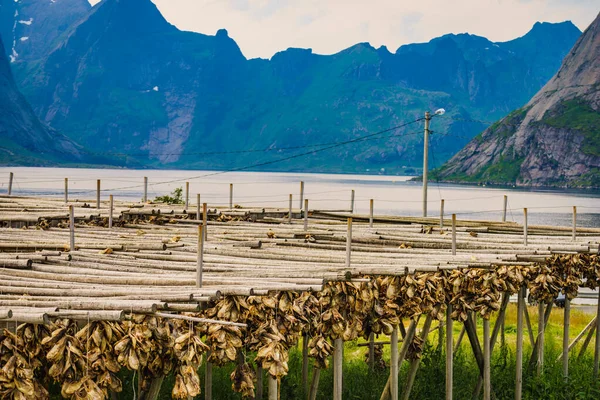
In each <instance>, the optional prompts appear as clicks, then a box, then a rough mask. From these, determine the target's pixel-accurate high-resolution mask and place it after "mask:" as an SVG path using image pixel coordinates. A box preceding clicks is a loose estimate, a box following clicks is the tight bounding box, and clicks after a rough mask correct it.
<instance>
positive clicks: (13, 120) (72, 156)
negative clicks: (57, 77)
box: [0, 40, 85, 165]
mask: <svg viewBox="0 0 600 400" xmlns="http://www.w3.org/2000/svg"><path fill="white" fill-rule="evenodd" d="M0 139H1V140H0V164H3V165H6V164H33V165H51V164H56V163H58V162H80V161H82V159H83V158H85V155H84V154H83V153H82V151H81V148H80V147H79V146H77V145H75V144H74V143H73V142H72V141H71V140H70V139H67V137H65V136H63V135H61V134H59V133H57V132H56V131H54V130H53V129H50V128H48V127H47V126H45V125H44V124H42V123H41V122H40V121H39V119H38V118H37V116H36V115H35V114H34V113H33V110H32V109H31V106H30V105H29V104H28V103H27V101H26V100H25V98H24V97H23V95H22V94H21V93H19V91H18V90H17V86H16V85H15V82H14V80H13V76H12V73H11V70H10V66H9V61H8V58H7V57H6V54H5V51H4V46H3V44H2V41H1V40H0Z"/></svg>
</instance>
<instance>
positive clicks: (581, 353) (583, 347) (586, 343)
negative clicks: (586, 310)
mask: <svg viewBox="0 0 600 400" xmlns="http://www.w3.org/2000/svg"><path fill="white" fill-rule="evenodd" d="M594 332H596V318H594V325H592V327H591V328H590V331H589V332H588V335H587V337H586V338H585V340H584V341H583V344H582V345H581V349H580V350H579V355H578V356H577V361H581V358H582V357H583V356H584V355H585V351H586V350H587V348H588V346H589V345H590V342H591V341H592V337H593V336H594Z"/></svg>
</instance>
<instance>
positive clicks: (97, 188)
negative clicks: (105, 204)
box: [96, 179, 101, 209]
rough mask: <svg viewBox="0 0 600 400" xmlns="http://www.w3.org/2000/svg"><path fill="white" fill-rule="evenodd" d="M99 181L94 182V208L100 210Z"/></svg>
mask: <svg viewBox="0 0 600 400" xmlns="http://www.w3.org/2000/svg"><path fill="white" fill-rule="evenodd" d="M100 186H101V182H100V179H98V180H97V181H96V208H97V209H100Z"/></svg>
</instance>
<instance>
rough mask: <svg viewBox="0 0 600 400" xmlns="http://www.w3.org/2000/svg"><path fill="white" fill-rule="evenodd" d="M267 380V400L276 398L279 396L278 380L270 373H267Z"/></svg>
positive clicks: (275, 399) (276, 399)
mask: <svg viewBox="0 0 600 400" xmlns="http://www.w3.org/2000/svg"><path fill="white" fill-rule="evenodd" d="M267 380H268V381H269V400H278V398H279V382H277V378H273V377H272V376H271V374H267Z"/></svg>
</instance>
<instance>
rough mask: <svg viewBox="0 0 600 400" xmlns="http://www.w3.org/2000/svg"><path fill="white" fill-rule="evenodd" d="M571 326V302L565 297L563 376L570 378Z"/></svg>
mask: <svg viewBox="0 0 600 400" xmlns="http://www.w3.org/2000/svg"><path fill="white" fill-rule="evenodd" d="M570 325H571V300H569V298H568V297H566V296H565V309H564V323H563V351H562V356H563V360H562V362H563V376H564V377H565V379H566V378H568V377H569V328H570Z"/></svg>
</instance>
